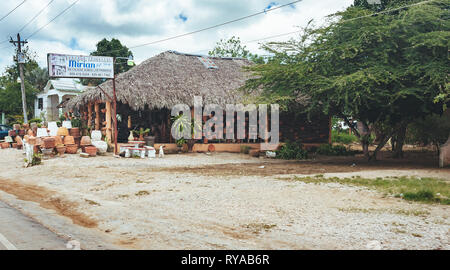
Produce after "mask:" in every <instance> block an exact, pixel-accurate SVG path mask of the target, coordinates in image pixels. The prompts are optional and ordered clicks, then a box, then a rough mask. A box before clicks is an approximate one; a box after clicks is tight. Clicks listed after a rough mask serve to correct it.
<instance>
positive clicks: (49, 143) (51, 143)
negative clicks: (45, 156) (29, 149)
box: [44, 137, 56, 149]
mask: <svg viewBox="0 0 450 270" xmlns="http://www.w3.org/2000/svg"><path fill="white" fill-rule="evenodd" d="M55 146H56V140H55V138H54V137H48V138H44V148H45V149H52V148H55Z"/></svg>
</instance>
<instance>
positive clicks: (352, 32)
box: [244, 0, 450, 156]
mask: <svg viewBox="0 0 450 270" xmlns="http://www.w3.org/2000/svg"><path fill="white" fill-rule="evenodd" d="M405 2H407V3H408V4H411V3H414V2H417V1H389V2H386V1H384V2H383V3H384V4H385V5H384V6H382V7H381V8H395V7H397V6H398V5H400V4H404V3H405ZM357 4H358V5H357V6H352V7H349V8H348V9H347V10H345V11H343V12H340V13H337V14H335V15H334V16H332V17H334V18H336V19H337V21H338V23H332V24H330V25H328V26H326V27H321V28H314V27H313V26H312V25H311V24H310V25H308V26H307V27H306V28H305V29H304V31H303V33H302V34H301V35H300V37H299V38H298V39H296V40H291V41H288V42H279V43H276V42H275V43H268V44H265V45H264V47H263V48H264V49H266V50H267V51H268V52H269V53H271V54H273V57H272V59H270V60H269V61H268V63H267V64H264V65H256V66H252V67H250V68H249V70H250V71H252V72H253V74H254V75H255V77H254V78H253V79H250V80H248V81H247V83H246V86H245V87H244V90H246V91H247V92H252V91H259V89H261V88H262V89H263V91H264V95H265V96H267V97H275V98H276V99H277V100H281V99H280V97H281V96H285V97H286V98H285V99H284V100H285V101H286V103H287V105H286V106H290V104H292V103H299V100H300V101H305V100H306V101H307V102H303V104H304V105H305V104H306V105H305V106H306V108H305V111H306V112H309V113H310V114H311V113H313V112H315V111H317V110H319V111H321V112H323V113H325V114H334V115H338V116H339V117H340V118H343V119H344V118H346V119H353V120H357V121H359V122H361V123H364V124H365V125H366V126H373V125H380V126H381V125H384V126H385V127H389V128H385V129H384V130H385V131H387V133H386V135H387V137H390V136H392V134H394V133H395V132H398V129H399V128H400V127H401V126H403V125H404V123H410V122H412V121H414V120H415V119H417V118H421V117H424V116H426V115H430V114H432V113H438V114H440V113H442V110H443V108H444V107H445V106H443V101H442V100H444V99H445V97H446V95H448V87H446V83H447V76H448V74H449V73H450V68H449V67H450V65H449V62H448V45H449V40H450V21H449V20H448V18H449V16H450V11H449V9H448V0H436V1H433V2H429V3H426V4H422V5H419V6H414V7H410V8H407V9H401V10H397V11H395V12H388V13H383V14H379V15H377V16H367V15H370V14H372V13H373V12H374V10H373V9H372V8H370V9H368V8H365V7H364V5H363V6H361V5H359V3H357ZM361 16H367V17H365V18H364V19H356V20H352V19H353V18H356V17H361ZM436 97H440V98H438V99H436ZM436 102H437V103H436ZM356 135H360V134H359V133H358V134H356ZM363 139H367V138H363ZM363 141H364V142H365V143H366V142H367V140H363ZM374 156H376V153H374Z"/></svg>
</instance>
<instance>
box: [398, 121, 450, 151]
mask: <svg viewBox="0 0 450 270" xmlns="http://www.w3.org/2000/svg"><path fill="white" fill-rule="evenodd" d="M449 134H450V117H448V116H445V115H444V116H439V115H435V114H433V115H429V116H427V117H425V118H423V119H418V120H416V121H414V122H413V123H411V124H410V125H409V126H408V129H407V135H406V142H407V143H409V144H424V145H428V144H434V145H441V144H444V143H445V142H446V141H447V139H448V135H449Z"/></svg>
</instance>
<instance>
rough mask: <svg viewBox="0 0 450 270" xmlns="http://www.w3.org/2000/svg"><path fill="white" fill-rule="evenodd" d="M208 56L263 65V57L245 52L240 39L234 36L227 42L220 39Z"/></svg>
mask: <svg viewBox="0 0 450 270" xmlns="http://www.w3.org/2000/svg"><path fill="white" fill-rule="evenodd" d="M208 54H209V55H210V56H213V57H234V58H246V59H248V60H250V61H253V62H255V63H259V64H261V63H264V58H263V57H261V56H258V55H257V54H252V53H251V52H250V51H249V50H247V46H245V45H242V43H241V39H240V38H238V37H235V36H233V37H231V38H230V39H229V40H224V39H221V40H220V41H219V42H217V43H216V46H215V47H214V49H212V51H210V52H208Z"/></svg>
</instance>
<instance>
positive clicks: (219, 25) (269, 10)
mask: <svg viewBox="0 0 450 270" xmlns="http://www.w3.org/2000/svg"><path fill="white" fill-rule="evenodd" d="M302 1H303V0H297V1H293V2H290V3H287V4H284V5H281V6H277V7H274V8H271V9H268V10H267V9H266V10H264V11H260V12H257V13H254V14H251V15H247V16H244V17H241V18H237V19H234V20H231V21H227V22H224V23H220V24H216V25H213V26H210V27H206V28H203V29H199V30H196V31H192V32H188V33H184V34H181V35H177V36H173V37H169V38H164V39H160V40H156V41H152V42H148V43H144V44H140V45H136V46H132V47H129V49H135V48H139V47H144V46H148V45H153V44H156V43H161V42H164V41H169V40H173V39H176V38H180V37H185V36H188V35H193V34H197V33H200V32H204V31H207V30H211V29H214V28H218V27H221V26H224V25H227V24H231V23H235V22H238V21H242V20H246V19H249V18H252V17H255V16H258V15H261V14H266V13H268V12H271V11H274V10H277V9H280V8H283V7H286V6H292V5H294V4H296V3H298V2H302ZM116 51H119V50H113V51H109V52H105V53H111V52H116Z"/></svg>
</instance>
